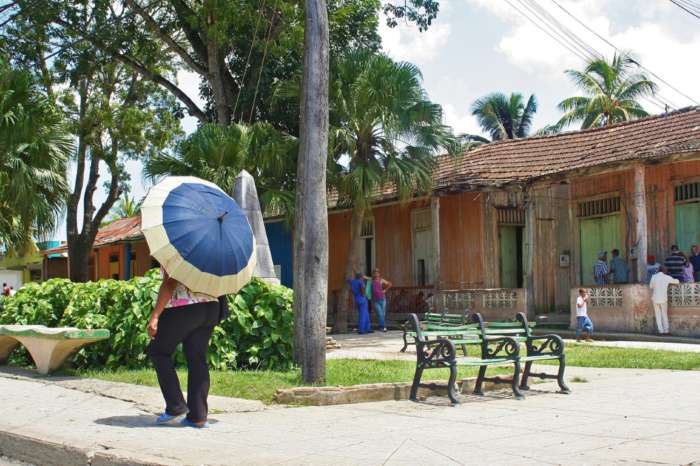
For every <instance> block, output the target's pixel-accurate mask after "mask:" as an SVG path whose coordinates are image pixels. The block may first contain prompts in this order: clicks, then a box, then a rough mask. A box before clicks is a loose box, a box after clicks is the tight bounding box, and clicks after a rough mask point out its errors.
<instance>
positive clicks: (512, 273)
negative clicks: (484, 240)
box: [498, 226, 519, 288]
mask: <svg viewBox="0 0 700 466" xmlns="http://www.w3.org/2000/svg"><path fill="white" fill-rule="evenodd" d="M517 228H518V227H515V226H502V227H499V229H498V236H499V241H500V243H501V288H517V287H518V249H519V248H518V234H517Z"/></svg>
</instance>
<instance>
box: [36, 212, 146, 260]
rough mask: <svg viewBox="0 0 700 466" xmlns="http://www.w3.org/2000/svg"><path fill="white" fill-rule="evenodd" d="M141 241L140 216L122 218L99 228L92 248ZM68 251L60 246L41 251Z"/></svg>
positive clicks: (48, 252)
mask: <svg viewBox="0 0 700 466" xmlns="http://www.w3.org/2000/svg"><path fill="white" fill-rule="evenodd" d="M139 239H143V233H141V216H140V215H137V216H135V217H128V218H122V219H119V220H115V221H114V222H112V223H110V224H109V225H105V226H104V227H102V228H100V229H99V231H98V232H97V236H95V243H94V244H93V246H92V247H93V248H99V247H100V246H105V245H107V244H111V243H117V242H119V241H134V240H139ZM67 249H68V246H67V245H65V246H61V247H58V248H53V249H47V250H46V251H42V252H43V253H44V254H46V255H49V254H55V253H59V252H62V251H65V250H67Z"/></svg>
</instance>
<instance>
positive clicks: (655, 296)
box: [649, 266, 679, 335]
mask: <svg viewBox="0 0 700 466" xmlns="http://www.w3.org/2000/svg"><path fill="white" fill-rule="evenodd" d="M672 283H673V284H674V285H678V283H679V281H678V279H677V278H673V277H671V276H670V275H666V267H663V266H662V267H661V270H659V271H658V272H656V273H655V274H654V276H653V277H651V281H650V282H649V288H651V302H652V303H653V304H654V314H655V315H656V328H657V329H658V330H659V335H670V333H669V329H668V285H670V284H672Z"/></svg>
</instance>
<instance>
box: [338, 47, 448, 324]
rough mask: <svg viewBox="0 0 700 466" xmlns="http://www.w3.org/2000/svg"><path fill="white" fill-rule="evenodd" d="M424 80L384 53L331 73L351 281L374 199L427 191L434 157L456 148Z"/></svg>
mask: <svg viewBox="0 0 700 466" xmlns="http://www.w3.org/2000/svg"><path fill="white" fill-rule="evenodd" d="M421 81H422V76H421V73H420V71H419V70H418V68H417V67H416V66H415V65H412V64H410V63H405V62H399V63H397V62H394V61H393V60H391V59H390V58H389V57H387V56H385V55H381V54H370V53H367V52H354V53H351V54H349V55H347V56H345V57H343V58H342V59H340V60H339V62H337V63H336V64H335V66H334V67H333V73H332V76H331V84H330V125H331V129H330V145H331V153H332V154H333V155H334V159H335V160H336V165H335V170H334V173H331V174H329V179H330V180H331V182H332V183H334V186H335V187H336V189H337V190H338V194H339V197H340V199H341V202H343V201H345V202H346V203H347V204H349V205H351V206H352V219H351V231H350V248H349V254H348V260H347V265H346V270H345V274H346V276H347V277H350V276H351V275H352V274H353V272H354V271H355V270H357V269H358V257H359V252H360V245H361V241H360V234H361V228H362V224H363V222H364V219H365V217H366V216H367V214H369V213H370V211H371V208H372V200H373V195H374V194H375V193H376V192H377V191H378V190H380V189H381V188H383V187H385V186H388V185H391V186H393V188H394V189H395V190H396V192H397V194H398V197H399V198H400V199H402V200H406V199H408V198H410V197H411V196H412V195H414V194H416V193H419V192H426V191H428V190H429V189H430V187H431V186H432V170H433V167H434V163H435V157H434V155H435V153H436V152H437V151H438V150H443V149H448V150H453V149H455V147H456V141H455V138H454V137H453V136H452V134H451V131H450V129H449V128H448V127H446V126H445V125H443V123H442V108H441V107H440V106H439V105H437V104H434V103H432V102H430V101H429V100H428V98H427V96H426V92H425V90H424V89H423V87H422V83H421ZM339 160H343V161H345V160H347V162H346V163H343V164H340V163H338V162H337V161H339ZM358 271H359V270H358ZM349 297H350V296H349V289H348V287H347V286H345V287H344V288H343V290H342V292H341V295H340V301H339V308H338V313H337V315H336V319H335V330H336V331H339V332H343V331H346V330H347V315H348V304H349Z"/></svg>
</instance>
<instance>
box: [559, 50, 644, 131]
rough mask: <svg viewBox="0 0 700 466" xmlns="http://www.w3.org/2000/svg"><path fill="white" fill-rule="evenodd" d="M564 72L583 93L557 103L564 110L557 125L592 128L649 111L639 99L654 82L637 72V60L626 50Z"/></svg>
mask: <svg viewBox="0 0 700 466" xmlns="http://www.w3.org/2000/svg"><path fill="white" fill-rule="evenodd" d="M566 74H567V75H568V76H569V77H570V78H571V79H572V80H573V81H574V82H575V83H576V85H577V86H578V87H579V88H581V90H582V91H583V92H584V93H585V94H586V95H584V96H574V97H569V98H568V99H564V100H562V101H561V102H560V103H559V110H561V111H562V112H564V116H562V117H561V119H560V120H559V122H558V123H557V125H556V126H557V127H559V128H563V127H565V126H568V125H570V124H572V123H578V122H580V123H581V129H585V128H593V127H596V126H605V125H611V124H613V123H618V122H620V121H629V120H635V119H637V118H641V117H645V116H648V115H649V114H648V113H647V112H646V110H644V108H642V105H641V104H640V103H639V99H640V98H641V97H646V96H652V95H654V94H655V93H656V91H657V85H656V84H655V83H654V82H653V81H651V80H649V79H648V78H647V77H646V75H644V74H643V73H641V72H639V63H637V61H636V60H635V59H634V58H633V57H632V55H630V53H629V52H621V53H619V54H617V53H616V54H615V56H613V59H612V61H610V62H608V61H606V60H605V59H604V58H597V59H595V60H591V61H589V62H588V64H587V65H586V68H585V69H584V70H583V71H578V70H566Z"/></svg>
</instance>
